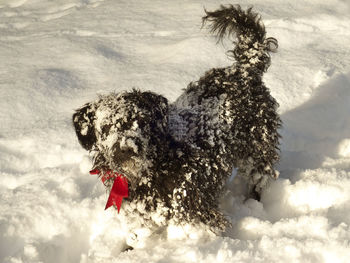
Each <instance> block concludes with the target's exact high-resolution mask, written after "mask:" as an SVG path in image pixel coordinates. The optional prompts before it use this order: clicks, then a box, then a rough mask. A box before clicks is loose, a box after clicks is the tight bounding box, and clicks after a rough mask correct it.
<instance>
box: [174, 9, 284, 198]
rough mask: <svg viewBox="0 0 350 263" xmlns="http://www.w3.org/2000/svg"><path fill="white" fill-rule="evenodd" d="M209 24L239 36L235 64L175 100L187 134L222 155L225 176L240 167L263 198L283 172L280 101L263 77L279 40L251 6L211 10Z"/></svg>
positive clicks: (221, 33) (210, 73)
mask: <svg viewBox="0 0 350 263" xmlns="http://www.w3.org/2000/svg"><path fill="white" fill-rule="evenodd" d="M205 23H210V26H211V32H212V33H215V34H216V35H217V38H218V40H222V38H223V37H224V36H225V35H231V34H235V35H236V37H237V41H236V42H234V43H235V47H234V49H233V50H230V51H229V54H231V55H232V57H233V58H234V59H235V63H234V64H233V65H232V66H229V67H226V68H217V69H212V70H209V71H208V72H207V73H206V74H205V75H204V76H203V77H202V78H200V80H199V81H197V82H192V83H190V84H189V85H188V87H187V89H186V90H185V92H184V94H182V95H181V96H180V97H179V98H178V100H177V101H176V102H175V103H174V105H175V106H173V107H175V108H176V109H177V111H180V112H182V114H181V115H180V116H181V118H182V120H181V121H182V123H187V126H186V125H184V124H182V125H183V126H185V127H186V129H185V130H186V132H185V134H186V135H185V136H182V137H181V138H182V140H186V141H188V142H191V143H193V144H194V145H195V146H196V147H198V148H201V149H205V150H206V151H207V152H208V153H209V154H210V155H211V156H212V158H216V159H220V161H219V164H220V167H219V170H221V171H222V172H221V174H222V176H223V177H225V176H227V174H229V173H230V172H231V171H232V168H233V167H236V168H238V169H239V170H238V172H239V174H240V175H242V176H244V177H246V178H247V179H248V181H249V184H250V185H251V189H250V194H251V195H255V197H256V198H259V196H258V195H259V194H260V191H261V188H262V187H263V186H264V185H265V184H266V181H267V180H268V178H271V177H272V178H275V177H277V175H278V174H277V173H276V172H275V170H274V167H273V166H274V165H275V163H276V162H277V161H278V159H279V154H278V140H279V134H278V132H277V129H278V128H279V127H280V125H281V121H280V119H279V116H278V114H277V112H276V109H277V107H278V104H277V102H276V101H275V99H274V98H272V97H271V95H270V92H269V90H268V88H267V87H266V86H265V85H264V83H263V81H262V76H263V73H264V72H265V71H266V70H267V68H268V67H269V65H270V55H269V52H274V51H275V50H276V49H277V40H276V39H274V38H266V32H265V27H264V25H263V24H262V22H261V19H260V17H259V16H258V15H257V14H256V13H254V12H252V10H251V8H250V9H248V10H246V11H243V10H242V9H241V8H240V6H232V5H230V6H228V7H224V6H221V8H220V9H219V10H217V11H214V12H207V11H206V16H205V17H203V24H205ZM182 130H184V129H182Z"/></svg>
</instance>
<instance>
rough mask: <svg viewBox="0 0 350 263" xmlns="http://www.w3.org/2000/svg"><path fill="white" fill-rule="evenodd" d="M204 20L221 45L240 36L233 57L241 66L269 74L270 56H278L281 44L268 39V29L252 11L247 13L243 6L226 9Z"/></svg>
mask: <svg viewBox="0 0 350 263" xmlns="http://www.w3.org/2000/svg"><path fill="white" fill-rule="evenodd" d="M205 13H206V16H204V17H203V18H202V24H203V26H204V25H205V23H207V22H210V23H211V25H210V31H211V33H214V34H216V35H217V38H218V41H220V40H222V39H223V38H224V37H225V36H226V35H233V34H235V35H236V36H237V39H238V41H237V42H235V44H236V46H235V48H234V49H233V50H229V53H231V55H232V56H233V57H234V58H235V60H236V61H237V63H238V66H240V65H241V66H242V67H245V68H247V67H250V68H254V69H256V70H259V71H260V72H265V71H266V70H267V68H268V67H269V66H270V55H269V52H275V51H276V50H277V48H278V43H277V40H276V39H275V38H272V37H269V38H266V31H265V26H264V24H263V23H262V22H261V17H260V16H259V15H258V14H256V13H254V12H253V11H252V8H249V9H247V10H246V11H244V10H242V8H241V7H240V6H239V5H229V6H223V5H221V8H220V9H218V10H216V11H213V12H208V11H207V10H205ZM247 64H248V65H247Z"/></svg>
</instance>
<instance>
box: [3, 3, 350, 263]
mask: <svg viewBox="0 0 350 263" xmlns="http://www.w3.org/2000/svg"><path fill="white" fill-rule="evenodd" d="M221 3H222V4H226V3H227V2H221ZM235 3H237V2H235ZM238 3H239V4H241V5H242V6H243V7H248V6H251V5H252V6H254V8H255V11H257V12H259V13H260V14H261V15H262V17H263V19H264V22H265V25H266V28H267V33H268V36H273V37H276V38H277V39H278V41H279V50H278V53H276V54H273V55H272V66H271V67H270V69H269V71H268V73H267V74H266V75H265V77H264V80H265V83H266V84H267V86H268V87H270V89H271V92H272V94H273V96H274V97H275V98H276V99H277V100H278V102H279V103H280V108H279V113H280V114H281V117H282V120H283V122H284V126H283V129H282V130H281V133H282V135H283V139H282V145H281V155H282V159H281V162H280V164H279V166H278V170H279V171H280V173H281V176H280V178H279V179H278V180H277V181H276V182H274V183H272V184H271V185H270V186H269V188H268V189H266V191H265V192H264V194H263V197H262V200H261V202H257V201H254V200H248V201H244V198H243V197H242V196H240V195H239V192H235V191H233V192H234V194H232V193H229V194H228V195H227V196H226V197H225V198H224V202H223V204H222V209H223V211H225V213H226V214H227V215H228V217H229V218H230V219H231V221H232V223H233V228H232V229H229V230H228V231H227V232H226V233H224V234H223V236H215V235H214V234H211V233H207V232H205V231H203V230H201V229H195V228H193V227H183V228H179V227H176V226H169V228H168V229H167V230H165V231H164V233H162V234H159V235H155V236H154V235H153V236H150V237H149V238H145V242H144V243H141V244H138V247H137V248H135V249H134V250H132V251H127V252H122V253H121V250H122V249H123V242H124V240H125V237H126V236H127V235H128V226H127V225H125V220H124V214H123V212H121V213H120V214H119V215H118V214H117V213H116V211H115V210H113V209H109V210H107V211H104V210H103V209H104V205H105V202H106V200H107V197H108V195H107V194H106V193H105V190H104V187H103V185H102V184H101V182H100V181H98V179H97V178H96V176H92V175H89V174H88V171H89V168H90V164H91V162H90V159H89V156H88V154H87V152H86V151H85V150H83V149H82V147H81V146H80V145H79V143H78V140H77V139H76V136H75V133H74V130H73V127H72V124H71V116H72V113H73V111H74V109H76V108H78V107H79V106H81V105H83V104H84V103H85V102H88V101H90V100H94V99H95V98H96V97H97V95H98V94H105V93H108V92H112V91H120V90H126V89H130V88H132V87H137V88H140V89H141V90H152V91H155V92H159V93H161V94H163V95H164V96H165V97H167V98H168V99H169V100H170V101H173V100H175V99H176V97H177V96H179V95H180V94H181V92H182V91H181V90H182V89H183V88H185V87H186V85H187V84H188V83H189V82H190V81H194V80H197V79H198V78H199V77H200V76H201V75H202V74H203V73H204V72H205V71H206V70H208V69H210V68H212V67H220V66H226V65H228V64H230V63H232V62H231V61H230V60H228V58H227V56H226V55H225V51H226V50H227V49H229V48H231V45H230V43H229V42H224V43H223V44H218V45H216V41H215V39H214V38H213V37H212V36H210V35H209V34H208V33H207V31H206V30H205V29H202V30H200V27H201V17H202V16H203V14H204V11H203V7H205V8H207V9H208V10H214V9H216V8H218V6H219V4H220V1H214V0H212V1H209V0H208V1H205V0H203V1H199V0H178V1H175V0H174V1H171V0H162V1H161V0H144V1H137V0H55V1H51V0H0V262H4V263H8V262H12V263H19V262H23V263H24V262H25V263H27V262H45V263H46V262H49V263H61V262H62V263H63V262H65V263H66V262H67V263H71V262H72V263H73V262H74V263H75V262H81V263H90V262H92V263H97V262H104V263H105V262H106V263H108V262H159V263H161V262H163V263H165V262H170V263H172V262H289V263H290V262H310V263H319V262H330V263H336V262H344V263H345V262H349V260H350V118H349V115H350V49H349V47H350V2H349V0H327V1H323V0H309V1H307V0H283V1H282V0H265V1H259V0H251V1H243V0H240V1H238ZM228 189H231V190H234V189H235V185H233V184H232V183H228ZM144 232H145V231H144ZM142 234H144V235H146V234H147V233H143V232H142V230H140V235H142Z"/></svg>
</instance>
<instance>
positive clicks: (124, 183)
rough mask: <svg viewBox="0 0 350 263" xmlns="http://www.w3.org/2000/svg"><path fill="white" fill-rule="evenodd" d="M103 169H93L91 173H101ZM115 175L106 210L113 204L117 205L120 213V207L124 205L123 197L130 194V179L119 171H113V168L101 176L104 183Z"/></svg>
mask: <svg viewBox="0 0 350 263" xmlns="http://www.w3.org/2000/svg"><path fill="white" fill-rule="evenodd" d="M100 173H101V171H99V170H98V169H95V170H91V171H90V174H93V175H95V174H100ZM113 177H114V182H113V186H112V189H111V192H110V194H109V197H108V200H107V203H106V207H105V210H106V209H107V208H109V207H111V206H112V205H115V206H116V207H117V208H118V213H119V211H120V207H121V206H122V202H123V198H126V197H128V196H129V188H128V180H127V179H126V177H124V176H123V175H121V174H118V173H117V172H113V171H111V170H108V171H106V172H104V173H103V174H102V176H101V180H102V183H103V184H104V182H105V181H106V180H108V179H111V178H113Z"/></svg>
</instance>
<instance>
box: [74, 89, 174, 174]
mask: <svg viewBox="0 0 350 263" xmlns="http://www.w3.org/2000/svg"><path fill="white" fill-rule="evenodd" d="M167 113H168V104H167V100H166V99H165V98H164V97H162V96H160V95H156V94H154V93H151V92H140V91H136V90H134V91H132V92H123V93H119V94H110V95H107V96H103V97H101V98H100V99H99V100H97V101H96V102H93V103H89V104H86V105H84V106H83V107H82V108H80V109H78V110H77V111H76V113H75V114H74V115H73V123H74V127H75V130H76V134H77V137H78V139H79V142H80V144H81V145H82V146H83V147H84V148H85V149H86V150H89V151H91V152H93V154H94V168H96V169H102V170H103V169H110V170H115V171H117V172H120V173H123V174H124V175H125V176H126V177H128V179H129V180H133V179H136V178H139V177H141V175H142V171H144V170H145V169H147V168H148V167H149V165H151V163H149V162H148V161H147V160H153V159H154V158H157V156H158V154H159V153H161V152H162V147H165V145H166V136H167V133H168V131H167V129H168V128H167V127H168V124H167V122H168V118H167Z"/></svg>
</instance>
